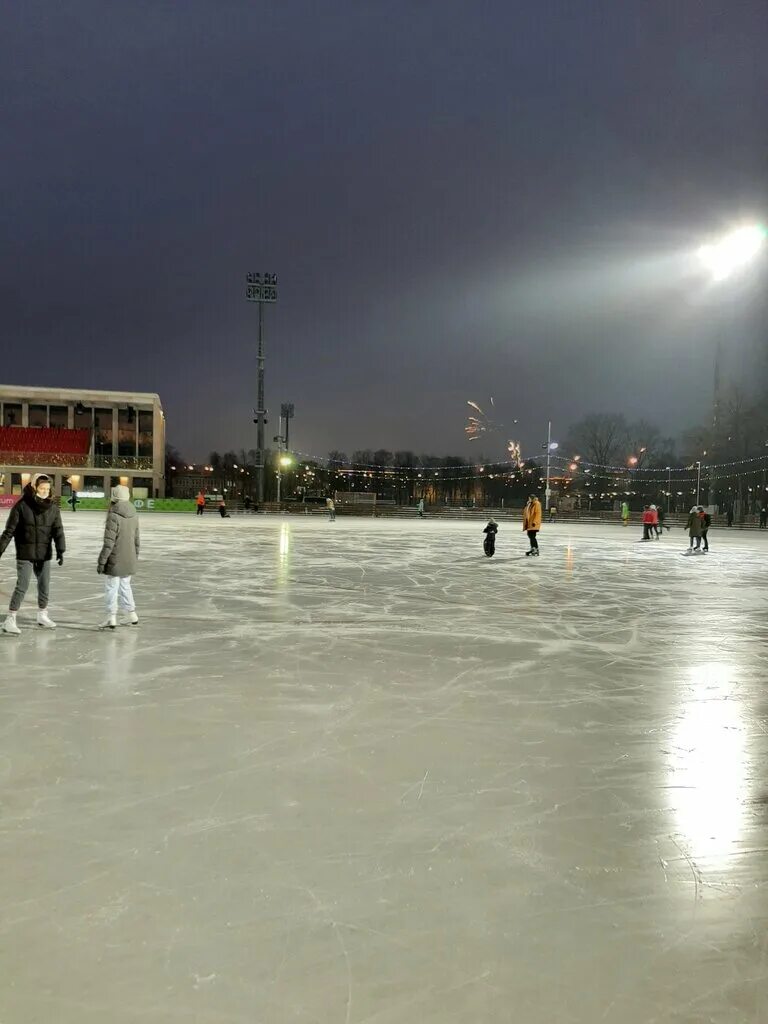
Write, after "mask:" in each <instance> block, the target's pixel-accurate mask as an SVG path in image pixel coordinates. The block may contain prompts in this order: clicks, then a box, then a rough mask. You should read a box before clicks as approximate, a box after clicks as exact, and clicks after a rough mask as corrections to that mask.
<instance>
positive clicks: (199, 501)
mask: <svg viewBox="0 0 768 1024" xmlns="http://www.w3.org/2000/svg"><path fill="white" fill-rule="evenodd" d="M195 504H196V505H197V515H199V516H201V515H202V514H203V513H204V512H205V495H204V494H203V492H202V491H200V493H199V494H198V495H197V497H196V498H195Z"/></svg>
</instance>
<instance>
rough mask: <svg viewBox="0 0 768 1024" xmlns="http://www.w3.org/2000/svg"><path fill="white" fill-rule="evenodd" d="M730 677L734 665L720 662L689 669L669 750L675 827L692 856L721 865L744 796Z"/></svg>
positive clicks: (735, 835) (737, 705) (738, 715)
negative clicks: (685, 692) (688, 845)
mask: <svg viewBox="0 0 768 1024" xmlns="http://www.w3.org/2000/svg"><path fill="white" fill-rule="evenodd" d="M734 679H735V670H734V667H733V666H732V665H727V664H724V663H722V662H706V663H704V664H703V665H697V666H695V667H693V668H691V669H690V684H691V686H690V690H689V692H688V694H687V695H686V697H685V701H684V704H683V706H682V709H681V716H680V719H679V721H678V722H677V724H676V726H675V728H674V730H673V734H672V735H673V746H672V750H671V751H670V754H671V758H672V761H671V764H672V779H671V785H670V787H669V794H670V800H671V805H672V810H673V811H674V815H675V820H676V823H677V827H678V829H679V831H680V833H681V834H682V835H683V836H684V837H685V838H686V840H687V841H688V843H689V844H690V847H691V852H692V853H693V854H698V855H700V856H705V857H707V858H708V860H709V861H710V863H712V862H715V863H719V864H720V865H721V866H722V865H724V864H725V862H726V861H727V859H728V858H729V856H731V855H732V853H733V852H734V849H735V846H736V843H737V842H738V840H739V838H740V837H741V833H742V829H743V827H744V803H745V800H746V798H747V795H748V793H747V790H748V774H747V763H746V756H745V723H744V722H743V717H742V716H743V708H742V704H741V702H740V701H739V700H738V699H737V698H736V697H735V695H734V692H733V684H734Z"/></svg>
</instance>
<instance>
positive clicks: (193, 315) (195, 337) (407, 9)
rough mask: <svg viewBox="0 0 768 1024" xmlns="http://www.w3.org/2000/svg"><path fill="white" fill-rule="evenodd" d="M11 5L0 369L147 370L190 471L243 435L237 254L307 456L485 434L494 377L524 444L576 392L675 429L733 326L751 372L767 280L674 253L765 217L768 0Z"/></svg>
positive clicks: (2, 120)
mask: <svg viewBox="0 0 768 1024" xmlns="http://www.w3.org/2000/svg"><path fill="white" fill-rule="evenodd" d="M0 14H1V16H2V33H1V34H0V96H2V100H1V101H0V131H1V135H0V139H1V140H2V161H1V162H0V183H1V184H2V195H3V202H2V207H1V208H0V219H1V223H2V247H1V249H0V336H1V337H2V342H3V345H2V363H1V364H0V365H1V366H2V370H1V371H0V373H1V376H2V382H3V383H9V384H42V385H64V386H74V387H76V386H78V385H83V386H91V387H107V388H117V389H128V388H130V389H138V390H145V391H158V392H159V393H160V395H161V396H162V398H163V401H164V404H165V407H166V410H167V413H168V418H169V439H170V440H171V441H172V442H174V443H175V444H176V445H178V446H179V447H181V448H182V450H183V451H184V452H185V453H186V454H187V457H188V458H189V457H191V458H204V457H207V454H208V452H209V451H210V450H211V449H213V448H219V449H224V448H227V447H237V448H239V447H241V446H245V447H253V446H254V444H255V428H254V427H253V426H252V425H251V415H250V412H251V408H252V406H253V405H254V404H255V365H256V364H255V354H254V349H255V325H256V319H255V307H252V306H249V305H248V304H246V302H245V301H244V297H243V292H244V274H245V271H246V270H249V269H256V270H274V271H276V272H277V273H278V275H279V279H280V304H279V306H278V307H276V308H275V309H271V310H269V316H268V323H267V327H268V336H267V343H268V350H267V355H268V362H267V405H268V406H269V407H270V409H272V410H274V411H276V410H277V407H278V406H279V403H280V401H293V402H294V403H295V405H296V420H295V438H294V440H295V444H296V446H297V447H299V448H301V449H303V450H305V451H312V452H317V453H320V454H324V453H326V452H327V451H328V449H329V448H331V447H340V448H343V449H345V450H347V451H351V449H353V448H358V447H370V446H373V447H379V446H385V447H389V448H392V449H395V448H412V449H415V450H416V451H434V452H438V453H445V452H456V453H459V454H465V455H478V454H479V452H476V451H475V449H474V448H473V446H472V445H468V444H467V443H466V442H465V440H464V436H463V429H462V428H463V424H464V413H465V409H466V406H465V401H466V399H467V398H473V399H475V400H477V401H479V402H481V404H482V403H483V401H485V400H487V398H488V396H489V395H493V396H494V397H495V399H496V404H497V408H498V409H499V411H500V414H502V415H503V416H504V417H509V418H511V417H513V416H514V417H517V418H518V420H519V422H520V425H519V427H518V428H516V432H517V435H518V436H519V437H521V438H522V440H523V451H524V453H525V452H526V451H529V452H530V451H531V449H534V448H536V449H537V448H538V445H539V441H540V439H541V434H542V431H545V430H546V420H547V418H548V417H550V416H551V418H552V419H553V421H554V423H555V432H556V433H557V432H558V431H559V432H562V431H563V430H564V429H565V428H566V427H567V425H568V423H569V422H570V421H572V420H573V419H574V418H576V417H578V416H580V415H581V414H583V413H585V412H588V411H590V410H591V409H602V410H615V409H618V410H623V411H624V412H626V413H627V415H631V416H635V415H639V414H644V415H646V416H648V417H650V418H651V419H655V420H657V421H658V422H659V424H660V426H662V427H663V428H664V429H666V430H667V431H670V432H677V431H679V430H680V429H681V428H683V427H684V426H686V425H687V424H688V423H689V422H691V421H692V420H696V419H697V418H701V417H702V414H704V415H705V416H706V413H707V411H708V408H709V402H710V396H711V379H712V353H713V346H714V344H715V339H716V337H718V336H720V337H722V338H723V339H724V340H726V341H727V345H728V350H729V352H730V354H731V355H730V358H731V362H732V364H733V366H734V368H735V369H736V370H737V371H738V372H741V373H743V372H745V370H748V369H749V367H750V366H751V362H750V361H751V360H752V359H753V358H754V355H755V352H756V351H757V350H758V348H759V347H760V346H761V345H765V343H766V330H765V324H766V307H765V292H766V288H765V271H764V270H763V279H762V287H758V285H759V283H760V282H759V278H758V277H757V276H756V275H757V273H758V271H757V270H756V271H755V272H754V273H753V279H752V280H748V281H745V282H744V283H743V284H742V285H741V286H740V287H738V288H737V287H736V286H732V287H731V286H729V288H728V289H722V290H721V291H720V292H719V293H718V295H717V296H715V295H713V294H712V292H711V290H709V289H707V288H706V286H705V282H704V281H703V280H702V279H701V278H700V277H698V276H697V273H694V272H693V271H694V263H693V260H692V259H691V258H690V252H691V251H692V250H693V249H695V247H696V245H697V244H698V243H699V242H700V240H701V237H702V235H706V234H708V233H710V232H711V231H713V230H715V231H716V230H718V229H719V227H720V226H723V225H728V224H729V223H731V222H732V221H737V220H738V219H740V218H742V217H750V216H751V217H755V216H757V217H766V216H768V184H767V179H766V170H767V158H766V154H767V152H768V149H767V147H766V141H767V139H766V120H765V110H766V99H768V61H767V60H766V40H768V4H766V3H765V0H739V2H737V3H730V4H724V3H722V0H717V2H712V0H678V2H677V3H670V2H669V0H605V2H598V0H580V2H574V0H546V2H542V0H530V2H528V0H526V2H515V0H499V2H496V0H486V2H483V3H476V2H470V0H466V2H461V3H459V2H453V0H423V2H420V0H406V2H399V0H389V2H385V0H378V2H366V0H325V2H317V0H312V2H302V0H282V2H279V3H275V2H268V3H267V2H265V3H259V2H255V0H253V2H243V0H240V2H228V0H205V2H202V0H184V2H183V3H170V2H168V3H165V2H161V0H152V2H148V3H146V2H138V0H132V2H131V3H125V2H123V0H94V2H92V3H88V2H81V0H70V2H68V3H65V4H62V3H55V2H53V0H49V2H47V3H39V2H36V0H23V2H21V0H15V2H10V3H8V2H6V3H3V4H1V5H0ZM750 285H751V287H750ZM274 426H276V418H274V419H273V422H272V423H271V424H270V427H269V428H268V432H269V435H268V436H270V437H271V434H272V433H273V432H274V431H273V429H272V428H273V427H274ZM510 433H511V435H512V436H514V433H515V431H511V432H510ZM485 451H486V454H489V455H495V454H496V453H495V451H493V449H492V448H491V447H490V446H486V449H485Z"/></svg>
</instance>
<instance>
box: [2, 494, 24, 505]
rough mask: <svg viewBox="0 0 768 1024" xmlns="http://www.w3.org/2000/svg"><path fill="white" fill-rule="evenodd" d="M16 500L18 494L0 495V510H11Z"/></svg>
mask: <svg viewBox="0 0 768 1024" xmlns="http://www.w3.org/2000/svg"><path fill="white" fill-rule="evenodd" d="M18 500H19V495H18V494H0V508H12V506H14V505H15V504H16V502H17V501H18Z"/></svg>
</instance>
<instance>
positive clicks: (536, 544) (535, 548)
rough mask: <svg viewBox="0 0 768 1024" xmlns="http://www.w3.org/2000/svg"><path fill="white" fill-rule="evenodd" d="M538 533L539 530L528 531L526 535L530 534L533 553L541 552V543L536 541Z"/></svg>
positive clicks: (529, 538)
mask: <svg viewBox="0 0 768 1024" xmlns="http://www.w3.org/2000/svg"><path fill="white" fill-rule="evenodd" d="M538 532H539V531H538V530H526V533H527V534H528V540H529V541H530V542H531V551H538V550H539V542H538V541H537V540H536V534H537V533H538Z"/></svg>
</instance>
